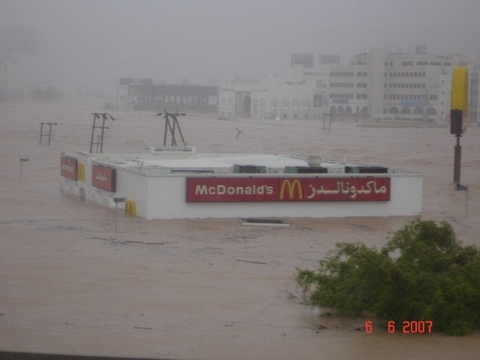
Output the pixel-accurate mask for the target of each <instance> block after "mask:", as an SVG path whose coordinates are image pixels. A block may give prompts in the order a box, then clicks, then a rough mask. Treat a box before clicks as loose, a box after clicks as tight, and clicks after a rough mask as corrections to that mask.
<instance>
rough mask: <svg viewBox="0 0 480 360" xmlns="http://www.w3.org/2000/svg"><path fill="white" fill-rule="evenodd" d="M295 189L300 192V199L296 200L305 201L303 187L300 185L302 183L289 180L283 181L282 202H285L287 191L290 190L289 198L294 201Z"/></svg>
mask: <svg viewBox="0 0 480 360" xmlns="http://www.w3.org/2000/svg"><path fill="white" fill-rule="evenodd" d="M295 188H296V189H297V190H298V191H297V194H298V199H296V200H303V190H302V185H301V184H300V181H299V180H298V179H296V180H293V182H290V180H289V179H285V180H283V183H282V186H281V187H280V200H283V198H284V195H285V189H288V198H289V199H290V200H292V199H293V195H294V194H295Z"/></svg>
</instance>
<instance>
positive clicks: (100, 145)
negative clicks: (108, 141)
mask: <svg viewBox="0 0 480 360" xmlns="http://www.w3.org/2000/svg"><path fill="white" fill-rule="evenodd" d="M92 115H93V126H92V137H91V139H90V153H92V149H93V145H97V153H98V152H100V153H101V152H103V136H104V134H105V129H110V128H109V127H106V126H105V121H106V120H107V119H111V120H112V121H114V120H115V119H114V118H113V116H112V115H110V114H107V113H92ZM97 119H101V120H102V125H97ZM95 129H101V131H100V134H98V135H97V142H94V141H93V138H94V135H95Z"/></svg>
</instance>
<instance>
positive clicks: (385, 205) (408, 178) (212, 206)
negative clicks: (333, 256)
mask: <svg viewBox="0 0 480 360" xmlns="http://www.w3.org/2000/svg"><path fill="white" fill-rule="evenodd" d="M122 176H123V174H122ZM237 176H238V175H237ZM148 192H149V193H148V215H147V216H146V218H147V219H159V218H161V219H175V218H235V217H313V218H328V217H347V216H382V217H383V216H405V215H418V214H420V213H421V211H422V197H421V194H422V175H421V174H416V175H412V174H408V175H393V176H392V177H391V200H390V201H387V202H375V201H372V202H343V201H338V202H289V203H281V202H255V203H248V202H231V203H226V202H219V203H187V202H186V179H185V177H183V176H173V175H172V176H167V177H153V176H152V177H149V180H148ZM139 215H140V214H139Z"/></svg>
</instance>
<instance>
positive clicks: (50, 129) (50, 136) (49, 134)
mask: <svg viewBox="0 0 480 360" xmlns="http://www.w3.org/2000/svg"><path fill="white" fill-rule="evenodd" d="M43 125H48V134H44V133H43ZM53 125H55V126H57V123H54V122H49V123H45V122H41V123H40V142H39V144H38V145H42V141H43V138H44V137H47V138H48V142H47V144H48V145H50V140H51V138H52V136H53V134H52V126H53Z"/></svg>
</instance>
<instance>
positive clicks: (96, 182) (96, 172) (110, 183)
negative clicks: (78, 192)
mask: <svg viewBox="0 0 480 360" xmlns="http://www.w3.org/2000/svg"><path fill="white" fill-rule="evenodd" d="M92 185H93V186H95V187H96V188H98V189H102V190H106V191H110V192H115V191H117V171H116V169H111V168H108V167H104V166H99V165H92Z"/></svg>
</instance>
